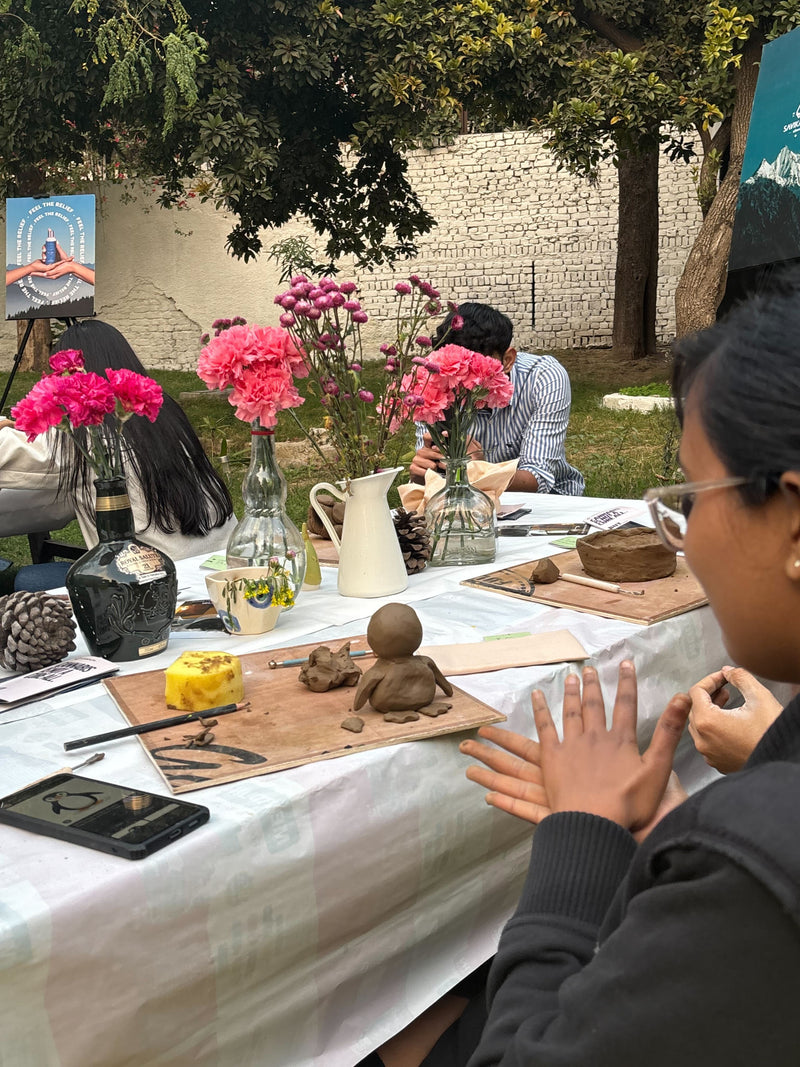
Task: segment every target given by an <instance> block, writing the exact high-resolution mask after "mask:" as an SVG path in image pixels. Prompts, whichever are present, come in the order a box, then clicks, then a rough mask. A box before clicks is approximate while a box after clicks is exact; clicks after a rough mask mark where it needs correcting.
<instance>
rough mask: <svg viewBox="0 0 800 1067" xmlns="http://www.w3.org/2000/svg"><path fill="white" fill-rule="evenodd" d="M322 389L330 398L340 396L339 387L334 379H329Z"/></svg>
mask: <svg viewBox="0 0 800 1067" xmlns="http://www.w3.org/2000/svg"><path fill="white" fill-rule="evenodd" d="M322 388H323V391H324V392H326V393H327V394H328V396H338V395H339V386H338V385H337V384H336V382H335V381H334V380H333V378H328V380H327V381H325V382H323V383H322Z"/></svg>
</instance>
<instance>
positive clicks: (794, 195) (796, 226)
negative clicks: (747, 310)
mask: <svg viewBox="0 0 800 1067" xmlns="http://www.w3.org/2000/svg"><path fill="white" fill-rule="evenodd" d="M798 256H800V28H798V29H795V30H792V31H791V33H786V34H784V35H783V36H782V37H778V38H776V40H774V41H771V42H770V43H769V44H768V45H766V46H765V47H764V52H763V55H762V59H761V69H760V70H759V74H758V84H757V86H756V94H755V99H754V101H753V113H752V115H751V116H750V128H749V130H748V134H747V146H746V148H745V153H744V162H743V164H742V180H741V184H740V186H739V201H738V204H737V206H736V218H735V219H734V224H733V239H732V241H731V251H730V257H729V260H728V270H731V271H733V270H741V269H742V268H744V267H755V266H758V265H760V264H764V263H778V262H781V261H782V260H787V259H795V258H796V257H798Z"/></svg>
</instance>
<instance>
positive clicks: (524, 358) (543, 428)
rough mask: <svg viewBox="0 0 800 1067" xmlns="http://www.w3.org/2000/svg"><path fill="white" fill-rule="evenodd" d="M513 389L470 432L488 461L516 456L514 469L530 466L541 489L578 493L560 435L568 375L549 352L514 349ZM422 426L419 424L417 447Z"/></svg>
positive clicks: (580, 486) (579, 482)
mask: <svg viewBox="0 0 800 1067" xmlns="http://www.w3.org/2000/svg"><path fill="white" fill-rule="evenodd" d="M509 377H510V378H511V384H512V385H513V386H514V395H513V396H512V397H511V403H510V404H509V405H508V407H505V408H497V409H495V410H494V411H490V410H489V409H488V408H484V409H483V410H481V411H479V412H478V413H477V415H476V419H475V422H474V423H473V424H472V430H471V432H472V435H473V437H474V438H475V440H476V441H478V442H479V443H480V445H481V447H482V448H483V454H484V456H485V457H486V459H488V460H489V462H490V463H502V462H503V461H504V460H507V459H517V457H519V466H518V468H517V469H518V470H522V471H530V473H531V474H533V475H534V477H535V478H536V480H537V482H538V483H539V489H538V492H540V493H560V494H561V495H562V496H581V495H582V494H583V490H584V482H583V476H582V475H581V473H580V471H578V470H576V469H575V468H574V467H572V466H570V464H569V463H567V457H566V453H565V451H564V441H565V439H566V436H567V425H568V423H569V408H570V402H571V400H572V390H571V389H570V384H569V376H568V374H567V372H566V371H565V370H564V368H563V367H562V366H561V364H560V363H559V362H558V360H557V359H555V358H554V357H553V356H548V355H531V354H530V353H528V352H518V353H517V358H516V361H515V363H514V366H513V367H512V368H511V373H510V375H509ZM423 432H424V426H422V425H421V424H418V425H417V448H421V447H422V435H423Z"/></svg>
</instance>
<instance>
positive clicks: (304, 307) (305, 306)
mask: <svg viewBox="0 0 800 1067" xmlns="http://www.w3.org/2000/svg"><path fill="white" fill-rule="evenodd" d="M310 310H311V304H309V302H308V301H307V300H298V301H297V303H296V304H295V306H294V312H295V314H296V315H307V314H308V313H309V311H310Z"/></svg>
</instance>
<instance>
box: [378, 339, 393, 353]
mask: <svg viewBox="0 0 800 1067" xmlns="http://www.w3.org/2000/svg"><path fill="white" fill-rule="evenodd" d="M380 350H381V352H383V354H384V356H396V355H397V349H396V348H395V346H394V345H390V344H389V343H388V342H386V341H384V343H383V344H382V345H381V348H380Z"/></svg>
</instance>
